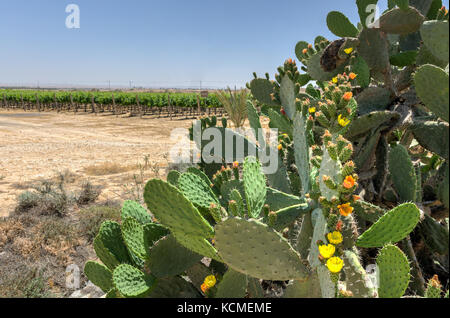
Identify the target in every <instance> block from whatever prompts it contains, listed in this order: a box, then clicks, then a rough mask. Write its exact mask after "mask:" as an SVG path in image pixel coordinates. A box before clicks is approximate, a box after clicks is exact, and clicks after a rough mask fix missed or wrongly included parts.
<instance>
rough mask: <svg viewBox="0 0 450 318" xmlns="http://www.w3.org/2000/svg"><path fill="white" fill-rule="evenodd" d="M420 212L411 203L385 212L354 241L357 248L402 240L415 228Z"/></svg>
mask: <svg viewBox="0 0 450 318" xmlns="http://www.w3.org/2000/svg"><path fill="white" fill-rule="evenodd" d="M419 220H420V211H419V209H418V208H417V206H416V205H415V204H413V203H404V204H402V205H399V206H398V207H396V208H394V209H393V210H391V211H389V212H387V213H386V214H385V215H383V216H382V217H381V218H380V219H379V220H378V221H377V222H376V223H375V224H373V225H372V226H371V227H370V228H369V229H368V230H367V231H366V232H364V233H363V234H361V236H360V237H359V238H358V240H357V241H356V245H357V246H359V247H367V248H369V247H382V246H383V245H385V244H388V243H397V242H399V241H401V240H403V239H404V238H405V237H406V236H408V234H409V233H411V231H412V230H414V228H415V227H416V225H417V223H418V222H419Z"/></svg>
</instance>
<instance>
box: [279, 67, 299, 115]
mask: <svg viewBox="0 0 450 318" xmlns="http://www.w3.org/2000/svg"><path fill="white" fill-rule="evenodd" d="M280 99H281V106H283V108H284V110H285V111H286V115H287V116H288V117H289V118H290V119H293V118H294V114H295V110H296V107H295V99H296V96H295V83H294V82H293V81H292V80H291V79H290V78H289V76H287V75H285V76H283V79H282V80H281V85H280Z"/></svg>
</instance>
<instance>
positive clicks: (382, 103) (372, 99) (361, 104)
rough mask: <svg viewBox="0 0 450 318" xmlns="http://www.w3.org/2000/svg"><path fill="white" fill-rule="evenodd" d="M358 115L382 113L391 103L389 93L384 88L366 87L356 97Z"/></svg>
mask: <svg viewBox="0 0 450 318" xmlns="http://www.w3.org/2000/svg"><path fill="white" fill-rule="evenodd" d="M356 101H357V102H358V111H359V113H360V115H365V114H369V113H371V112H374V111H384V110H386V108H387V106H388V105H389V104H390V103H391V98H390V92H389V90H387V89H386V88H384V87H368V88H366V89H365V90H363V91H362V92H361V93H360V94H358V96H356Z"/></svg>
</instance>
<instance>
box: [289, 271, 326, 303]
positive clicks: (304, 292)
mask: <svg viewBox="0 0 450 318" xmlns="http://www.w3.org/2000/svg"><path fill="white" fill-rule="evenodd" d="M321 297H322V292H321V291H320V283H319V276H318V275H317V271H313V272H311V274H310V275H309V277H308V278H307V279H305V280H295V281H294V282H293V283H292V284H290V285H289V286H287V288H286V290H285V292H284V298H321Z"/></svg>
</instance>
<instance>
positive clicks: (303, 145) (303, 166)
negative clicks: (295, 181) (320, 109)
mask: <svg viewBox="0 0 450 318" xmlns="http://www.w3.org/2000/svg"><path fill="white" fill-rule="evenodd" d="M305 121H306V119H305V118H303V116H302V114H301V113H300V112H296V114H295V118H294V151H295V153H294V155H295V164H296V166H297V170H298V173H299V175H300V180H301V183H302V191H301V193H302V195H303V196H304V195H305V194H306V193H308V192H309V190H310V185H309V183H310V180H309V175H310V166H309V146H308V141H307V137H306V136H307V134H308V131H307V130H306V123H305Z"/></svg>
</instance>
